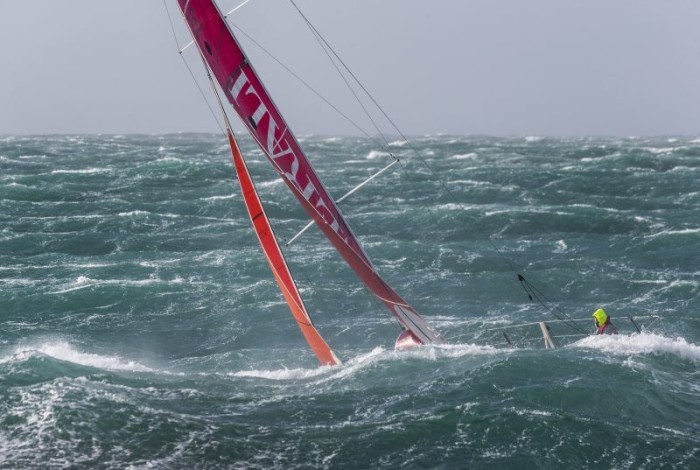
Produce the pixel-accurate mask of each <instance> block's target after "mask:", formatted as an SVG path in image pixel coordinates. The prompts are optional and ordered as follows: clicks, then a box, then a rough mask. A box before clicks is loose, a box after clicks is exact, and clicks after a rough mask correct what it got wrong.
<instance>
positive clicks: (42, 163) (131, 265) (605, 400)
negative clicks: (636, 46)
mask: <svg viewBox="0 0 700 470" xmlns="http://www.w3.org/2000/svg"><path fill="white" fill-rule="evenodd" d="M301 141H302V146H303V147H304V148H305V149H306V150H307V152H308V155H309V158H310V159H311V161H312V163H313V165H314V166H315V167H316V168H317V170H318V173H319V175H320V177H321V178H322V179H323V181H324V183H325V184H326V186H327V187H328V188H329V190H330V191H331V193H332V194H333V195H334V196H335V197H339V196H341V195H342V194H343V193H344V192H345V191H347V190H349V189H350V188H352V187H353V186H354V185H356V184H358V183H359V182H361V181H362V180H363V179H364V178H366V177H368V176H369V175H371V174H372V172H374V171H377V170H379V169H380V168H382V167H383V166H384V165H386V164H387V163H388V161H389V158H390V157H389V154H388V153H387V149H382V148H380V147H378V146H377V145H376V144H375V143H374V141H373V140H370V139H364V138H350V137H319V136H306V137H303V138H302V139H301ZM413 143H414V145H415V148H416V149H417V150H418V152H419V153H420V155H422V157H423V159H424V160H425V163H427V165H425V164H424V163H423V162H422V161H421V160H420V159H418V158H417V156H416V154H415V153H414V152H413V151H412V149H411V148H410V146H407V145H404V144H402V143H401V142H399V141H397V142H394V143H391V144H389V146H388V150H389V151H390V152H391V153H393V154H395V155H396V156H399V157H400V158H401V160H402V163H401V165H397V167H398V169H396V171H392V172H390V173H388V174H385V175H382V176H381V177H379V178H377V179H376V180H375V181H373V182H372V183H370V184H369V185H367V186H366V187H364V188H363V189H362V190H361V191H360V192H358V193H356V194H355V195H353V196H352V197H351V198H350V199H348V200H347V201H346V202H344V203H343V204H342V205H341V209H342V211H343V213H344V214H345V216H346V217H347V219H348V221H349V223H350V224H351V225H352V227H353V229H354V231H355V233H356V235H357V236H358V238H359V239H360V241H361V242H362V243H363V246H364V247H365V250H366V252H367V253H368V255H369V257H370V258H371V259H372V260H373V262H374V263H375V266H376V267H377V269H378V270H379V272H380V273H382V275H383V276H384V277H385V278H386V279H387V281H388V282H389V283H390V284H391V285H392V286H393V287H394V288H395V289H396V290H397V291H398V292H399V293H400V294H401V295H402V296H403V297H405V298H406V299H407V300H408V301H409V302H410V303H411V304H412V305H414V306H415V307H416V309H417V310H418V311H419V312H421V313H422V314H423V315H424V316H425V318H426V319H427V320H428V321H429V322H431V323H432V324H433V325H434V326H435V327H436V328H437V329H438V330H439V331H440V332H441V333H442V335H443V336H444V337H445V338H446V339H447V341H448V344H447V345H445V346H440V347H421V348H417V349H414V350H411V351H405V352H395V351H394V350H393V342H394V340H395V338H396V336H397V334H398V332H399V329H398V327H397V325H396V324H395V322H393V320H392V319H391V318H390V316H389V315H387V312H386V311H384V310H383V309H382V307H381V306H380V305H378V303H377V302H375V301H374V300H373V299H372V298H371V297H370V295H369V294H368V292H367V291H366V290H365V289H364V288H363V287H362V285H361V284H360V283H359V282H358V281H357V279H356V278H355V277H354V275H353V273H352V272H351V271H350V270H349V269H348V268H347V267H346V266H345V264H344V262H343V261H342V259H341V258H340V257H339V256H338V255H337V254H336V253H335V252H334V250H333V249H332V247H331V246H330V245H329V244H328V243H327V242H326V241H325V239H324V238H323V237H322V235H321V234H320V232H319V231H318V230H316V229H315V228H314V229H313V230H311V231H309V232H307V233H306V234H304V235H303V236H302V238H301V239H300V240H298V241H296V242H295V243H294V244H292V245H291V246H290V247H289V248H288V249H285V254H286V256H287V259H288V262H289V264H290V266H291V269H292V272H293V273H294V275H295V278H296V279H297V282H298V284H299V287H300V290H301V293H302V295H303V296H304V298H305V301H306V303H307V307H308V308H309V311H310V312H311V315H312V317H313V319H314V322H315V325H316V327H317V328H318V330H319V331H320V333H321V334H322V335H323V336H324V338H325V339H326V341H327V342H328V343H329V345H330V346H331V347H332V348H333V350H334V351H335V353H336V354H337V355H338V356H339V358H340V359H341V360H342V361H343V364H342V365H341V366H338V367H319V366H318V363H317V362H316V360H315V358H314V356H313V354H312V353H311V351H310V350H309V348H308V346H307V345H306V344H305V342H304V340H303V338H302V336H301V334H300V332H299V331H298V328H297V326H296V324H295V323H294V322H293V320H292V318H291V315H290V314H289V311H288V309H287V307H286V305H285V304H284V301H283V299H282V297H281V294H280V292H279V290H278V288H277V286H276V284H275V282H274V279H273V278H272V275H271V273H270V271H269V268H268V266H267V263H266V261H265V259H264V258H263V256H262V255H261V252H260V248H259V246H258V242H257V239H256V237H255V235H254V234H253V232H252V230H251V227H250V222H249V220H248V219H247V215H246V213H245V209H244V207H243V202H242V198H241V196H240V194H239V192H238V187H237V183H236V182H235V174H234V170H233V166H232V165H231V162H230V152H229V149H228V148H227V146H226V141H225V138H223V137H222V136H219V135H203V134H178V135H155V136H145V135H133V136H81V135H72V136H58V135H54V136H4V137H2V138H0V169H1V170H2V171H0V412H1V414H0V468H42V469H43V468H281V469H293V468H358V469H366V468H379V467H386V468H480V469H481V468H522V469H530V468H621V469H627V468H629V469H639V468H645V469H658V468H678V469H690V468H700V424H699V423H700V369H699V366H700V346H699V345H700V315H699V314H700V268H699V266H700V183H699V182H700V139H698V138H695V137H676V138H669V137H664V138H578V139H559V138H538V137H513V138H492V137H481V136H448V135H437V136H422V137H416V138H415V139H414V141H413ZM242 148H243V151H244V154H245V155H246V158H247V159H248V162H249V166H250V168H251V172H252V174H253V177H254V179H255V181H256V183H257V186H258V189H259V191H260V194H261V197H262V199H263V201H264V203H265V208H266V211H267V213H268V215H269V216H270V218H271V220H272V222H273V224H274V227H275V230H276V233H277V236H278V238H279V239H280V240H281V241H284V240H287V239H290V238H291V237H292V236H293V235H294V234H295V233H296V232H297V231H298V230H299V229H301V228H302V227H303V226H304V225H305V224H306V222H307V220H308V219H307V217H306V215H305V214H304V212H303V210H302V208H301V207H300V206H299V204H298V203H296V202H295V200H294V199H293V197H292V196H291V194H290V193H289V191H288V190H287V188H286V187H285V186H284V184H283V183H281V182H280V181H279V180H278V179H277V178H276V176H275V174H274V172H273V170H272V168H271V166H270V165H269V163H268V162H267V161H266V160H265V159H264V157H263V156H262V154H261V153H260V151H259V150H257V148H255V147H254V145H253V143H252V141H250V140H246V139H243V141H242ZM517 273H522V274H523V275H525V276H526V278H527V279H528V280H529V281H530V282H531V283H532V285H534V286H536V288H537V289H538V292H540V293H541V294H542V295H543V296H544V297H545V298H546V299H548V300H549V301H550V302H551V303H547V306H550V307H551V306H555V307H556V308H555V309H554V310H553V311H549V310H547V309H546V308H543V306H542V305H541V304H539V303H538V302H536V301H530V300H529V299H528V296H527V294H526V293H525V291H524V290H523V289H522V287H521V286H520V284H519V283H518V279H517ZM599 306H602V307H604V308H605V309H606V310H607V311H608V313H609V314H610V315H611V316H612V318H613V321H614V322H615V323H616V324H617V325H618V327H619V328H620V330H621V334H620V335H617V336H605V337H602V336H599V337H593V336H581V335H579V336H576V335H577V334H579V331H578V330H576V329H574V328H572V327H571V325H570V324H569V323H566V322H558V320H560V319H562V318H574V319H585V321H581V322H578V321H577V322H576V325H579V326H578V328H580V329H583V330H584V331H586V332H591V331H592V328H591V327H592V325H591V322H590V321H588V320H587V319H588V318H590V315H591V313H592V311H593V310H594V309H596V308H598V307H599ZM630 315H632V316H634V317H636V318H638V320H637V321H638V324H639V326H640V327H642V332H641V333H636V332H635V329H634V326H633V325H632V324H631V323H630V322H629V321H628V320H627V317H628V316H630ZM542 320H546V321H551V324H550V326H551V328H552V332H553V333H554V334H555V335H556V336H557V337H558V342H559V344H560V345H561V347H560V348H557V349H554V350H544V349H543V347H542V340H541V337H540V336H539V328H538V327H537V326H534V327H532V328H530V327H523V328H511V327H512V325H517V324H521V323H530V322H539V321H542ZM504 331H508V333H509V337H510V338H511V340H512V342H513V343H514V344H515V347H509V346H508V345H507V344H506V342H505V340H504V338H503V336H502V333H503V332H504ZM570 335H572V336H570Z"/></svg>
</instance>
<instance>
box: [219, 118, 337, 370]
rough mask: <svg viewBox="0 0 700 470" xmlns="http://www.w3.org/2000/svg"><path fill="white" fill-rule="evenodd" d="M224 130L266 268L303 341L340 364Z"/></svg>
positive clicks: (328, 361)
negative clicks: (311, 314) (307, 304)
mask: <svg viewBox="0 0 700 470" xmlns="http://www.w3.org/2000/svg"><path fill="white" fill-rule="evenodd" d="M227 132H228V140H229V144H230V146H231V154H232V156H233V163H234V165H235V167H236V174H238V182H239V183H240V185H241V193H242V194H243V199H244V201H245V206H246V209H247V210H248V215H249V216H250V220H251V222H252V223H253V227H254V228H255V234H256V235H257V236H258V241H260V246H261V247H262V249H263V252H264V253H265V257H266V258H267V261H268V263H270V269H272V273H273V274H274V275H275V279H276V280H277V284H278V285H279V287H280V290H282V294H283V295H284V299H285V300H286V301H287V305H289V308H290V310H291V311H292V315H293V316H294V319H295V320H296V322H297V324H298V325H299V328H300V329H301V333H302V334H303V335H304V338H306V342H307V343H309V346H311V349H312V350H313V352H314V354H316V357H317V358H318V360H319V361H320V362H321V364H323V365H335V364H340V361H339V360H338V358H337V357H336V356H335V354H333V351H331V348H329V347H328V344H326V342H325V341H324V340H323V338H321V335H320V334H319V333H318V331H317V330H316V328H314V326H313V324H312V323H311V318H310V317H309V314H308V313H307V312H306V307H305V306H304V301H303V300H302V298H301V295H300V294H299V290H298V289H297V286H296V284H295V283H294V279H293V278H292V274H291V273H290V272H289V267H288V266H287V263H286V262H285V260H284V256H283V255H282V251H281V249H280V247H279V244H278V243H277V239H276V238H275V234H274V232H273V231H272V226H271V225H270V221H269V219H268V218H267V214H265V211H264V209H263V206H262V203H261V202H260V197H259V196H258V192H257V190H256V189H255V185H254V184H253V180H252V178H251V177H250V173H249V172H248V167H247V166H246V164H245V161H244V160H243V156H242V155H241V151H240V149H239V147H238V144H237V143H236V139H235V138H234V137H233V134H232V133H231V130H230V129H228V130H227Z"/></svg>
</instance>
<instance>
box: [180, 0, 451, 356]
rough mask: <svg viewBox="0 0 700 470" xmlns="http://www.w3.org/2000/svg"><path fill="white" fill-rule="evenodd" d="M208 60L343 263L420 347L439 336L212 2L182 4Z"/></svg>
mask: <svg viewBox="0 0 700 470" xmlns="http://www.w3.org/2000/svg"><path fill="white" fill-rule="evenodd" d="M178 4H179V6H180V9H181V11H182V14H183V16H184V18H185V21H186V22H187V25H188V26H189V29H190V32H191V33H192V36H193V38H194V40H195V43H196V44H197V46H198V48H199V50H200V52H201V54H202V56H203V57H204V60H205V61H206V62H207V64H208V66H209V68H210V70H211V72H212V73H213V75H214V77H215V78H216V80H217V82H218V83H219V86H220V87H221V89H222V90H223V92H224V94H225V95H226V98H227V99H228V101H229V102H230V103H231V105H232V106H233V108H234V110H235V111H236V113H237V114H238V115H239V116H240V118H241V119H242V121H243V123H244V124H245V126H246V127H247V128H248V131H249V132H250V134H251V135H252V136H253V138H254V139H255V140H256V142H257V143H258V145H259V146H260V148H261V149H262V151H263V152H264V153H265V155H266V156H267V158H268V159H269V160H270V162H271V163H272V165H273V167H274V168H275V170H276V171H277V173H278V174H279V175H280V177H281V178H282V180H283V181H284V182H285V184H286V185H287V186H288V187H289V189H290V190H291V191H292V193H293V194H294V196H295V197H296V198H297V199H298V200H299V202H300V203H301V205H302V206H303V207H304V209H305V210H306V212H307V213H308V214H309V216H310V217H311V218H312V219H313V220H314V221H315V222H316V224H317V225H318V226H319V228H320V229H321V231H322V232H323V233H324V234H325V236H326V237H327V238H328V239H329V241H330V242H331V244H332V245H333V246H334V247H335V249H336V250H337V251H338V252H339V253H340V255H341V256H342V257H343V259H344V260H345V261H346V262H347V263H348V265H349V266H350V267H351V268H352V269H353V271H354V272H355V274H356V275H357V276H358V277H359V278H360V279H361V280H362V282H364V284H365V285H366V286H367V287H368V288H369V290H370V291H371V292H372V294H374V296H375V297H377V298H378V299H379V300H381V301H382V302H383V303H384V304H385V305H386V307H387V308H388V309H389V310H390V311H391V313H392V314H393V315H394V316H395V317H396V319H397V320H398V321H399V323H401V325H402V326H403V327H404V329H407V330H409V331H410V332H411V333H413V335H414V336H415V337H416V339H417V340H418V341H420V342H421V343H442V342H444V341H443V340H442V338H441V337H440V335H439V334H438V333H437V332H436V331H435V330H434V329H433V328H431V327H430V326H429V325H428V324H427V322H426V321H425V320H424V319H423V318H422V317H421V316H420V315H419V314H418V312H416V310H415V309H414V308H413V307H411V306H410V305H409V304H408V303H407V302H406V301H405V300H403V299H402V298H401V296H399V294H397V293H396V291H394V290H393V289H392V288H391V287H390V286H389V285H388V284H387V283H386V281H384V279H382V278H381V276H380V275H379V274H378V273H377V271H376V270H375V268H374V267H373V266H372V263H371V262H370V260H369V258H368V257H367V255H366V254H365V252H364V250H363V249H362V247H361V246H360V243H359V241H358V240H357V238H356V237H355V235H354V234H353V232H352V230H351V229H350V227H349V225H348V224H347V222H346V221H345V219H344V217H343V216H342V214H341V212H340V209H338V207H337V205H336V204H335V202H334V201H333V198H332V197H331V196H330V194H329V193H328V191H327V190H326V188H325V187H324V185H323V183H321V180H320V179H319V178H318V176H317V175H316V172H315V171H314V169H313V168H312V166H311V164H310V163H309V161H308V159H307V158H306V155H305V154H304V152H303V151H302V149H301V147H300V146H299V143H298V142H297V140H296V139H295V137H294V135H293V134H292V132H291V130H290V129H289V127H288V126H287V124H286V122H285V121H284V119H283V118H282V116H281V114H280V112H279V110H278V109H277V107H276V106H275V104H274V103H273V101H272V99H271V98H270V96H269V94H268V93H267V91H266V90H265V87H264V86H263V84H262V83H261V81H260V79H259V78H258V75H257V74H256V73H255V71H254V70H253V67H252V66H251V64H250V62H249V61H248V59H247V57H246V56H245V54H244V52H243V50H242V49H241V47H240V45H239V44H238V41H237V40H236V38H235V36H234V35H233V32H232V31H231V30H230V28H229V26H228V24H227V23H226V20H225V19H224V17H223V16H222V14H221V12H220V11H219V9H218V7H217V6H216V4H215V3H214V1H213V0H178Z"/></svg>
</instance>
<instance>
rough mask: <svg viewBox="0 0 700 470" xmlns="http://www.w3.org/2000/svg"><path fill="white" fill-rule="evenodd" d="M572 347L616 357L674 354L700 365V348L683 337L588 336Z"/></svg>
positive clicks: (650, 334) (642, 334) (641, 335)
mask: <svg viewBox="0 0 700 470" xmlns="http://www.w3.org/2000/svg"><path fill="white" fill-rule="evenodd" d="M571 347H582V348H589V349H598V350H600V351H603V352H606V353H610V354H615V355H630V354H673V355H675V356H678V357H680V358H683V359H688V360H691V361H694V362H697V363H700V346H698V345H696V344H692V343H688V342H687V341H686V340H685V339H684V338H681V337H677V338H668V337H666V336H661V335H657V334H653V333H639V334H632V335H629V336H628V335H601V336H588V337H586V338H583V339H581V340H579V341H577V342H575V343H574V344H572V345H571Z"/></svg>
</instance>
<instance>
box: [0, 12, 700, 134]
mask: <svg viewBox="0 0 700 470" xmlns="http://www.w3.org/2000/svg"><path fill="white" fill-rule="evenodd" d="M241 1H242V0H219V1H218V4H219V6H220V8H221V9H222V10H224V11H228V10H230V9H232V8H233V7H235V6H236V5H237V4H238V3H240V2H241ZM296 2H297V4H298V5H299V7H300V8H301V9H302V10H303V11H304V13H305V14H306V15H307V16H308V17H309V18H310V20H311V21H312V22H313V23H314V25H315V26H316V28H317V29H318V30H319V31H321V33H322V34H324V36H325V38H326V39H327V40H328V42H329V43H331V44H332V45H333V47H334V48H335V50H336V51H337V52H338V54H339V55H340V56H341V57H342V58H343V60H344V61H345V63H346V64H348V65H349V66H350V68H351V69H352V70H353V72H354V73H355V74H356V75H357V76H358V77H359V78H360V79H361V80H362V82H363V83H364V85H365V86H366V87H367V88H368V89H369V90H370V91H371V92H372V93H373V95H374V96H375V98H376V99H377V100H378V101H379V102H380V103H381V104H382V106H383V107H384V108H385V110H386V111H387V112H388V113H389V114H390V116H391V117H392V118H393V119H394V121H395V122H396V123H397V124H398V125H399V127H400V128H401V129H402V130H403V131H404V132H405V133H408V134H413V135H416V134H427V133H439V132H442V133H453V134H489V135H619V136H629V135H670V134H689V135H698V134H700V1H699V0H657V1H652V0H587V1H584V0H431V1H425V0H423V1H416V0H344V1H341V0H296ZM168 4H169V6H170V11H171V14H172V15H173V22H174V23H175V26H176V32H177V35H178V39H179V41H180V43H181V45H183V44H184V43H186V42H187V41H188V40H189V38H188V37H187V31H186V30H185V29H184V26H183V21H182V18H181V16H180V14H179V11H178V9H177V4H176V2H175V1H174V0H168ZM230 20H232V22H233V23H234V24H236V25H237V26H238V27H240V28H241V29H242V30H243V31H245V32H246V33H248V34H249V35H250V36H252V37H253V38H255V40H256V41H258V42H259V43H261V44H262V45H263V46H264V47H265V48H266V49H267V50H269V51H270V52H271V53H272V54H274V55H275V56H276V57H277V58H278V59H279V60H281V61H283V62H284V63H285V64H286V65H287V66H288V67H289V68H291V69H293V70H294V71H295V72H296V73H297V74H299V75H301V76H302V77H303V78H304V80H306V81H307V82H309V83H310V84H311V85H312V86H314V87H315V88H317V89H318V90H319V92H321V93H322V94H323V95H324V96H326V97H327V98H328V99H329V100H331V101H332V102H333V103H334V104H337V105H338V106H339V107H341V108H342V109H343V110H344V111H345V112H346V113H347V114H348V115H350V116H352V117H353V118H354V119H355V116H358V117H357V118H356V119H357V120H358V121H359V120H361V119H362V118H361V114H359V112H358V110H357V106H356V104H354V102H353V101H352V99H351V98H350V97H349V93H348V92H347V90H345V89H344V88H343V86H344V85H343V84H342V82H341V81H340V80H339V78H338V76H337V74H335V72H334V71H333V69H332V68H331V66H330V64H329V62H328V60H327V58H326V57H325V55H324V54H323V52H322V51H321V50H320V49H319V48H318V46H317V45H316V43H315V41H314V39H313V37H312V36H311V35H310V33H309V31H308V29H307V28H306V26H305V25H304V23H303V22H302V20H301V18H300V17H299V15H298V14H297V13H296V12H295V11H294V9H293V8H292V6H291V4H290V3H289V1H288V0H251V1H250V2H249V3H248V4H247V5H245V6H243V7H242V8H241V9H240V10H238V11H237V12H236V13H234V14H233V15H232V16H231V17H230ZM234 31H236V30H235V29H234ZM242 42H243V44H244V47H245V48H246V51H247V53H248V55H249V57H250V58H251V61H252V62H253V64H254V66H255V68H256V69H257V71H258V72H259V74H260V75H261V76H262V79H263V82H264V83H265V84H266V86H267V88H268V90H269V91H270V93H271V94H272V96H273V99H274V100H275V101H276V102H277V104H278V105H279V107H280V108H281V110H282V113H283V115H285V117H286V118H287V121H288V122H289V124H290V125H291V127H292V129H293V130H294V131H295V132H296V133H297V134H307V133H314V134H353V133H355V134H356V133H358V131H356V130H355V129H354V128H353V127H352V126H350V125H349V124H348V123H347V122H345V121H344V120H343V119H341V118H340V117H339V116H337V115H336V114H335V113H334V112H333V111H330V110H329V108H328V107H327V106H326V105H324V104H323V103H322V102H320V101H319V100H317V99H316V98H315V97H314V96H313V95H311V94H310V93H309V92H308V91H306V90H305V89H304V88H303V87H302V86H300V84H299V83H298V82H297V81H296V79H294V78H292V77H290V75H289V74H288V73H287V72H285V71H284V70H283V69H282V68H281V67H279V66H278V65H277V64H275V63H274V62H273V61H272V60H270V59H269V57H268V56H267V55H265V53H263V52H262V51H260V49H258V48H257V47H256V46H254V45H253V44H251V43H250V41H249V40H247V39H245V37H243V38H242ZM0 43H1V44H2V48H0V51H1V52H0V58H1V60H2V68H1V69H0V70H1V71H2V73H1V74H0V134H39V133H119V134H123V133H162V132H179V131H197V132H199V131H203V132H216V131H218V127H217V125H216V122H215V120H214V118H213V117H212V115H211V113H210V112H209V110H208V109H207V107H206V105H205V104H204V102H203V100H202V97H201V96H200V94H199V92H198V91H197V88H196V87H195V85H194V83H193V81H192V78H191V77H190V75H189V72H188V71H187V68H186V67H185V65H184V64H183V62H182V60H181V59H180V56H179V55H178V54H177V48H176V45H175V42H174V40H173V36H172V32H171V30H170V25H169V22H168V17H167V14H166V11H165V7H164V4H163V1H161V0H119V1H111V2H108V1H99V0H66V1H60V2H59V1H55V0H22V1H3V2H2V3H1V4H0ZM184 56H185V57H186V59H187V60H188V62H189V63H190V64H191V66H192V69H193V71H194V72H195V73H196V74H197V75H198V76H200V77H201V76H202V68H201V64H200V63H199V62H197V60H198V59H197V57H196V56H195V55H194V51H193V50H191V49H190V50H189V51H186V52H185V53H184ZM205 92H209V90H208V89H205ZM363 125H364V123H363ZM365 127H367V126H365ZM367 128H368V129H370V128H369V127H367Z"/></svg>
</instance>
